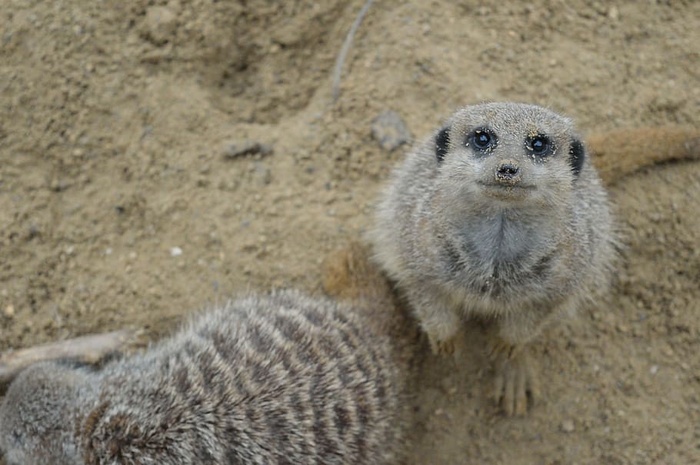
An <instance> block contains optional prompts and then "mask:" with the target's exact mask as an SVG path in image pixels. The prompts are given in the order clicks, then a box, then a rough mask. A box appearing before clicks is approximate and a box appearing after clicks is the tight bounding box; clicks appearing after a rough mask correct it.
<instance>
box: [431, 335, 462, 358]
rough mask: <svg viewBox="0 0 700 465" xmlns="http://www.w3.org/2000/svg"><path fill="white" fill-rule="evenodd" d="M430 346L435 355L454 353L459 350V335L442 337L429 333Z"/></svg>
mask: <svg viewBox="0 0 700 465" xmlns="http://www.w3.org/2000/svg"><path fill="white" fill-rule="evenodd" d="M428 340H429V341H430V348H431V349H432V351H433V354H435V355H454V354H455V352H456V351H457V335H454V336H452V337H450V338H447V339H440V338H438V337H436V336H434V335H432V334H428Z"/></svg>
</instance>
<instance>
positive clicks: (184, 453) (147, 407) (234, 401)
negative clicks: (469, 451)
mask: <svg viewBox="0 0 700 465" xmlns="http://www.w3.org/2000/svg"><path fill="white" fill-rule="evenodd" d="M361 310H362V309H358V308H357V307H356V306H350V305H343V304H339V303H336V302H333V301H331V300H328V299H312V298H309V297H306V296H304V295H302V294H300V293H298V292H294V291H283V292H276V293H272V294H271V295H269V296H265V297H260V296H249V297H246V298H242V299H240V300H236V301H233V302H230V303H228V304H227V305H225V306H223V307H222V308H217V309H214V310H212V311H209V312H207V313H204V314H203V315H202V316H200V317H198V318H197V319H195V320H194V321H193V322H192V323H191V324H189V325H187V326H186V327H185V328H183V329H182V330H181V331H180V332H178V333H177V334H175V335H174V336H173V337H171V338H170V339H167V340H165V341H163V342H161V343H159V344H157V345H155V346H154V347H152V348H150V349H149V350H147V351H145V352H144V353H142V354H140V355H136V356H133V357H130V358H126V359H122V360H116V361H114V362H111V363H110V364H108V365H107V366H105V367H104V368H103V369H101V370H99V371H90V370H88V369H82V368H75V367H69V366H63V365H60V364H56V363H43V364H39V365H36V366H34V367H31V368H29V369H27V370H26V371H25V372H23V373H22V374H21V375H20V376H19V377H18V379H17V380H15V382H14V383H13V384H12V385H11V386H10V388H9V391H8V393H7V396H6V398H5V400H4V402H3V403H2V405H0V450H2V451H4V453H5V457H6V460H7V463H8V465H35V464H40V463H46V464H48V463H51V464H52V465H77V464H80V465H83V464H85V465H93V464H103V465H107V464H110V465H112V464H120V465H127V464H128V465H137V464H138V465H147V464H149V465H150V464H161V465H185V464H215V465H216V464H221V465H223V464H228V465H233V464H384V463H387V462H389V461H390V460H392V458H394V457H395V455H396V452H397V448H398V447H399V443H400V438H401V430H402V426H401V425H402V423H403V422H404V421H403V418H402V416H401V415H402V412H403V409H404V405H405V404H406V403H405V402H404V400H403V397H402V396H403V395H404V386H405V385H406V381H405V378H406V375H407V373H408V371H409V368H408V358H406V357H403V354H404V353H405V352H403V348H402V346H401V344H402V341H400V338H397V337H395V335H393V334H388V333H389V332H390V329H389V325H388V324H386V322H383V321H382V318H384V316H383V315H382V314H378V315H375V316H374V319H373V320H370V319H369V318H370V316H369V315H370V313H368V312H366V311H361ZM386 313H387V315H386V316H387V317H388V316H389V315H388V314H389V313H390V312H386ZM391 317H392V318H393V317H395V315H394V316H391ZM375 323H377V324H375ZM391 331H393V329H391Z"/></svg>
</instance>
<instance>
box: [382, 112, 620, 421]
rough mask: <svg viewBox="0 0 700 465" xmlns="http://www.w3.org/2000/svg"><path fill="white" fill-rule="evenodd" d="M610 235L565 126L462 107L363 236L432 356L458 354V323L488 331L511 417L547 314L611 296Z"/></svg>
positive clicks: (552, 119) (385, 198) (580, 149)
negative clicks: (476, 321)
mask: <svg viewBox="0 0 700 465" xmlns="http://www.w3.org/2000/svg"><path fill="white" fill-rule="evenodd" d="M615 236H616V235H615V231H614V227H613V218H612V215H611V211H610V206H609V202H608V197H607V195H606V192H605V190H604V189H603V187H602V184H601V181H600V178H599V176H598V174H597V173H596V171H595V169H594V168H593V166H592V165H591V163H590V161H589V160H588V157H587V155H586V150H585V147H584V145H583V142H582V140H581V138H580V137H579V135H578V134H577V133H576V131H575V130H574V127H573V124H572V122H571V121H570V120H569V119H567V118H565V117H562V116H560V115H558V114H556V113H554V112H552V111H549V110H547V109H545V108H541V107H538V106H534V105H526V104H516V103H488V104H481V105H474V106H468V107H466V108H463V109H461V110H459V111H458V112H456V113H455V114H454V115H453V116H452V117H451V118H450V119H449V120H448V122H447V124H446V125H445V126H444V127H443V128H442V129H440V130H439V131H437V132H436V133H435V134H434V135H433V136H432V137H430V138H429V139H428V140H427V141H425V142H424V143H422V144H421V145H419V146H418V147H417V148H415V149H414V150H413V151H412V152H410V153H409V154H408V156H407V157H406V159H405V161H404V162H403V163H402V164H401V165H400V166H399V167H398V168H397V169H396V170H395V171H394V173H393V176H392V178H391V181H390V183H389V185H388V187H387V188H386V190H385V191H384V193H383V195H382V196H381V199H380V203H379V207H378V211H377V217H376V222H375V227H374V229H373V231H371V233H370V239H371V241H372V243H373V247H374V253H375V258H376V259H377V261H378V262H379V263H380V264H381V265H382V267H383V268H384V269H385V271H386V272H387V273H388V274H389V276H390V277H391V278H392V279H393V280H395V281H396V283H397V286H398V288H399V290H400V291H401V292H402V293H403V294H404V295H405V296H406V298H407V300H408V301H409V304H410V306H411V307H412V310H413V311H414V313H415V315H416V317H417V318H418V319H419V321H420V324H421V326H422V328H423V330H424V331H425V332H426V333H427V335H428V337H429V340H430V343H431V346H432V348H433V350H434V351H435V352H438V353H452V352H453V351H454V349H455V346H454V344H455V338H456V336H457V334H458V333H459V331H460V325H461V323H462V320H463V318H464V317H465V316H466V317H472V316H476V317H482V318H484V319H485V320H486V321H491V322H492V326H493V330H494V331H493V335H492V337H491V339H490V346H491V347H490V349H491V353H492V355H493V356H494V358H495V359H496V363H497V378H496V397H497V399H499V400H502V402H503V407H504V409H505V411H506V413H507V414H514V413H515V414H522V413H524V412H525V411H526V410H527V393H528V392H530V394H532V395H533V396H536V395H537V393H536V391H537V385H536V382H535V378H534V376H533V375H532V373H531V371H530V367H529V364H528V359H527V351H525V350H523V347H524V346H525V345H526V344H527V343H528V342H530V341H531V340H532V339H533V338H535V337H536V336H537V335H538V333H539V332H540V330H541V328H542V327H543V325H544V324H545V322H547V321H548V319H550V317H551V316H552V315H555V314H558V313H560V312H567V311H573V310H574V309H576V307H577V306H579V305H580V304H581V303H582V302H583V301H585V300H588V299H590V298H591V297H592V296H594V295H595V294H596V293H598V292H600V291H603V290H605V289H606V288H607V287H608V285H609V281H610V275H611V269H612V262H613V259H614V257H615V255H616V239H615Z"/></svg>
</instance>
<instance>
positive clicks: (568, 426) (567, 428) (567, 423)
mask: <svg viewBox="0 0 700 465" xmlns="http://www.w3.org/2000/svg"><path fill="white" fill-rule="evenodd" d="M561 430H562V431H563V432H565V433H573V432H574V431H575V430H576V425H574V420H564V421H562V422H561Z"/></svg>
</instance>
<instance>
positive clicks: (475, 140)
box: [467, 128, 496, 151]
mask: <svg viewBox="0 0 700 465" xmlns="http://www.w3.org/2000/svg"><path fill="white" fill-rule="evenodd" d="M470 144H471V145H473V147H474V148H475V149H476V150H480V151H486V150H489V149H492V148H493V147H494V146H495V145H496V137H495V136H494V135H493V134H492V133H491V131H490V130H488V129H486V128H479V129H477V130H475V131H474V132H473V133H472V135H471V136H470V137H469V138H468V140H467V145H470Z"/></svg>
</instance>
